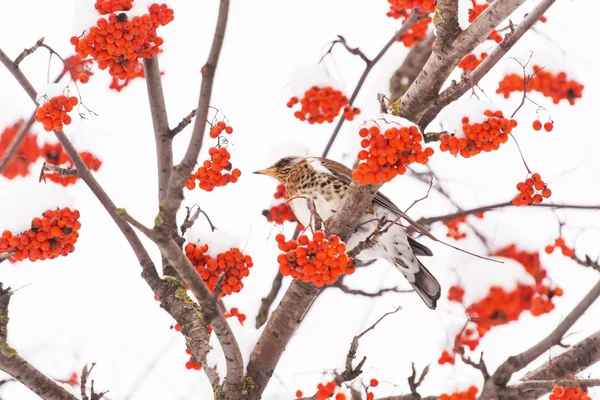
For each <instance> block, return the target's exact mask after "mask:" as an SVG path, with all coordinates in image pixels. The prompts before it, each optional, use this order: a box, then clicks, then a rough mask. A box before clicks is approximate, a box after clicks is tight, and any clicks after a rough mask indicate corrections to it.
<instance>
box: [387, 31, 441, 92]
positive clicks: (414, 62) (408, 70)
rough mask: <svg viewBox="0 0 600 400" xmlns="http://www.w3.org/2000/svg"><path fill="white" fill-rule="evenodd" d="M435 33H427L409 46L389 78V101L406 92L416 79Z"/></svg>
mask: <svg viewBox="0 0 600 400" xmlns="http://www.w3.org/2000/svg"><path fill="white" fill-rule="evenodd" d="M434 42H435V35H434V34H433V32H431V33H429V34H428V35H427V37H426V38H425V39H423V40H421V41H420V42H419V43H417V44H416V45H415V46H413V47H411V48H410V51H409V52H408V54H407V55H406V58H405V59H404V61H403V62H402V65H400V67H399V68H398V69H397V70H396V71H395V72H394V74H393V75H392V77H391V78H390V101H391V102H395V101H396V100H398V99H399V98H400V97H402V96H403V95H404V93H406V91H407V90H408V88H409V87H410V85H412V83H413V82H414V81H415V79H417V76H418V75H419V72H421V70H422V69H423V67H424V66H425V63H426V62H427V60H428V59H429V57H430V56H431V52H432V51H433V43H434Z"/></svg>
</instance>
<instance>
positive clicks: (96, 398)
mask: <svg viewBox="0 0 600 400" xmlns="http://www.w3.org/2000/svg"><path fill="white" fill-rule="evenodd" d="M95 366H96V363H92V366H91V367H90V368H89V369H88V366H87V364H86V365H84V366H83V369H82V370H81V399H82V400H100V399H101V398H102V397H104V395H105V394H106V393H108V391H106V392H100V393H96V392H95V391H94V381H93V380H92V384H91V388H90V389H91V390H90V397H88V395H87V380H88V378H89V376H90V375H91V374H92V370H93V369H94V367H95Z"/></svg>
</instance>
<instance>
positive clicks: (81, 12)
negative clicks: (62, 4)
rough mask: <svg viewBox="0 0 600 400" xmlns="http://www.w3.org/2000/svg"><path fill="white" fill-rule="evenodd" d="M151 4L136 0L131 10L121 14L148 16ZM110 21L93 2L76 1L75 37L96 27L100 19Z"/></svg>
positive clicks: (143, 0) (74, 16)
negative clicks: (99, 11)
mask: <svg viewBox="0 0 600 400" xmlns="http://www.w3.org/2000/svg"><path fill="white" fill-rule="evenodd" d="M149 6H150V2H149V1H148V0H135V1H134V2H133V3H132V7H131V10H129V11H120V12H119V14H121V13H124V14H125V15H127V17H128V18H133V17H136V16H142V15H144V14H148V7H149ZM101 18H102V19H106V20H108V15H100V14H98V11H97V10H96V8H95V7H94V3H93V1H91V0H87V1H86V0H75V7H74V12H73V19H72V22H71V27H72V29H73V34H74V35H75V36H79V35H81V34H82V33H83V32H84V31H87V30H88V29H90V28H91V27H92V26H94V25H96V23H97V22H98V20H99V19H101Z"/></svg>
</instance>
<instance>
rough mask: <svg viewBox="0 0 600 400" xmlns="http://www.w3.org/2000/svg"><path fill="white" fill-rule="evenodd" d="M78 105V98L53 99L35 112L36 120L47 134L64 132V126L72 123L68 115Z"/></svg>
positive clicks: (56, 97)
mask: <svg viewBox="0 0 600 400" xmlns="http://www.w3.org/2000/svg"><path fill="white" fill-rule="evenodd" d="M78 103H79V100H77V97H67V96H64V95H60V96H55V97H52V98H50V99H47V101H46V102H45V103H44V104H42V105H41V106H40V107H39V108H38V109H37V110H36V111H35V120H36V121H37V122H41V123H42V124H43V125H44V130H45V131H47V132H50V131H52V130H55V131H62V129H63V125H69V124H70V123H71V117H70V116H69V115H68V114H67V113H68V112H70V111H72V110H73V107H75V106H76V105H77V104H78Z"/></svg>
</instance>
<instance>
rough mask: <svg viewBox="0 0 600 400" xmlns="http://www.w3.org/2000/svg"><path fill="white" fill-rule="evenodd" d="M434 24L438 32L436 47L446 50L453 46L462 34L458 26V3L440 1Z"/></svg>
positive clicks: (446, 0) (454, 0)
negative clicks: (457, 37)
mask: <svg viewBox="0 0 600 400" xmlns="http://www.w3.org/2000/svg"><path fill="white" fill-rule="evenodd" d="M433 23H434V25H435V32H436V44H435V45H436V47H439V48H442V49H444V48H447V47H449V46H451V45H452V42H454V40H455V39H456V36H457V35H458V34H459V33H460V32H461V29H460V26H459V24H458V1H456V0H438V2H437V5H436V7H435V15H434V16H433Z"/></svg>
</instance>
